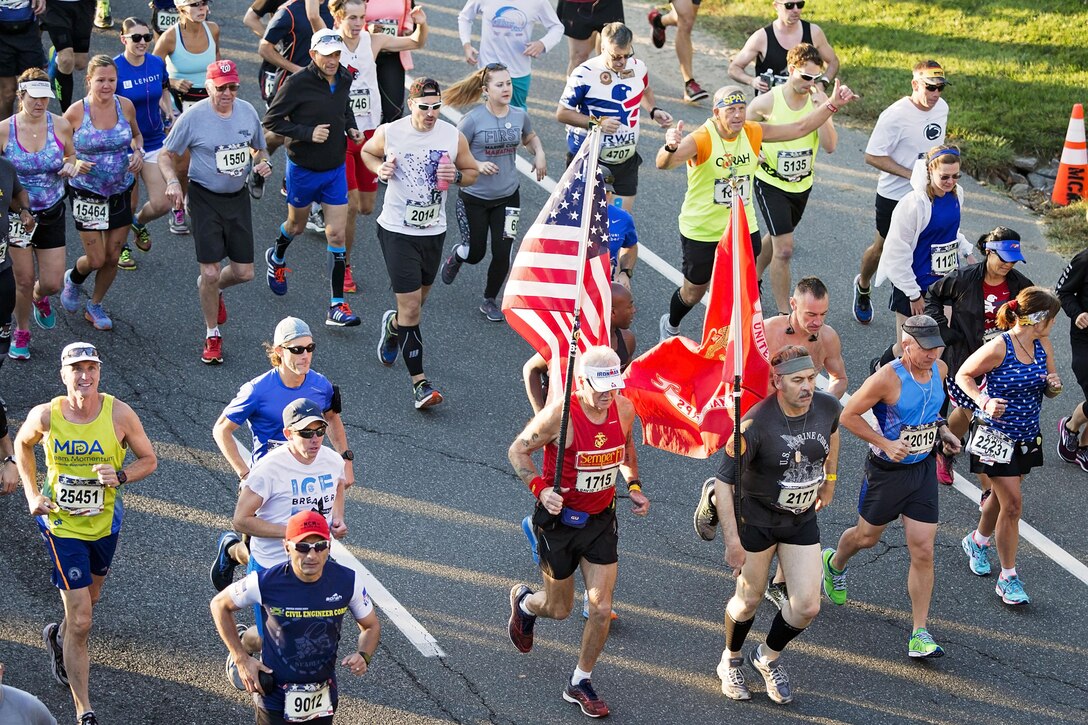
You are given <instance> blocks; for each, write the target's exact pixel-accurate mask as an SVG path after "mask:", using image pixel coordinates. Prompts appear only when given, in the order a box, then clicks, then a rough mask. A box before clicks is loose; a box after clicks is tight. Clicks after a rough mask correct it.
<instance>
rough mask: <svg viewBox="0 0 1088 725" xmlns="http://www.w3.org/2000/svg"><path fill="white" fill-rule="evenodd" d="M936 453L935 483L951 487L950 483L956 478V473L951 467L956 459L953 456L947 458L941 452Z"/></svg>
mask: <svg viewBox="0 0 1088 725" xmlns="http://www.w3.org/2000/svg"><path fill="white" fill-rule="evenodd" d="M936 453H937V483H941V484H944V485H945V486H951V485H952V481H953V479H954V478H955V476H956V471H955V469H954V468H953V467H952V466H953V464H954V463H955V461H956V459H955V457H954V456H948V455H945V454H944V453H942V452H941V451H939V450H938V451H936Z"/></svg>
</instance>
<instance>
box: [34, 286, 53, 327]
mask: <svg viewBox="0 0 1088 725" xmlns="http://www.w3.org/2000/svg"><path fill="white" fill-rule="evenodd" d="M31 301H32V302H33V303H34V323H35V324H36V325H37V326H38V327H40V328H42V329H43V330H52V329H53V328H54V327H56V326H57V316H56V315H54V314H53V305H52V304H51V303H50V302H49V296H48V295H46V296H45V297H42V298H41V299H40V300H31Z"/></svg>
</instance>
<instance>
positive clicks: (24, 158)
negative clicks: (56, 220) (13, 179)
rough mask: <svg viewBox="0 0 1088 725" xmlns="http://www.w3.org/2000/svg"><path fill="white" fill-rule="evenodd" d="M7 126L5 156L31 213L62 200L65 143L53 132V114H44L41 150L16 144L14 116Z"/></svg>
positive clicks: (17, 139)
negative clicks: (43, 144)
mask: <svg viewBox="0 0 1088 725" xmlns="http://www.w3.org/2000/svg"><path fill="white" fill-rule="evenodd" d="M10 126H11V128H10V129H9V130H8V144H7V146H5V147H4V157H5V158H6V159H7V160H8V161H10V162H11V165H12V166H14V167H15V174H16V176H17V177H18V178H19V183H20V184H22V185H23V188H24V189H26V193H27V194H28V195H29V196H30V208H31V210H32V211H43V210H45V209H48V208H49V207H51V206H53V205H54V204H56V203H57V202H58V201H60V200H61V199H63V198H64V179H62V178H60V176H58V174H59V173H60V170H61V169H62V168H63V167H64V144H62V143H61V142H60V139H59V138H57V135H56V133H55V132H54V131H53V114H51V113H46V114H45V146H44V147H42V150H41V151H35V152H31V151H27V150H26V149H25V148H23V146H22V144H20V143H19V133H18V131H19V129H18V126H16V125H15V116H12V117H11V120H10ZM49 139H53V143H50V142H49Z"/></svg>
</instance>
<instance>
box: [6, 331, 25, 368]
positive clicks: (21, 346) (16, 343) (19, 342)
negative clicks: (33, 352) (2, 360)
mask: <svg viewBox="0 0 1088 725" xmlns="http://www.w3.org/2000/svg"><path fill="white" fill-rule="evenodd" d="M8 357H10V358H11V359H12V360H29V359H30V330H19V329H15V330H12V334H11V347H9V348H8Z"/></svg>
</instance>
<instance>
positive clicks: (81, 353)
mask: <svg viewBox="0 0 1088 725" xmlns="http://www.w3.org/2000/svg"><path fill="white" fill-rule="evenodd" d="M85 357H98V350H97V348H95V347H93V346H92V345H87V346H86V347H74V348H72V349H71V350H69V351H68V352H66V353H65V354H64V360H65V361H68V360H82V359H83V358H85Z"/></svg>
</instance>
